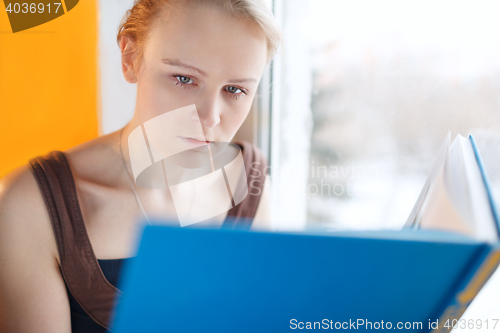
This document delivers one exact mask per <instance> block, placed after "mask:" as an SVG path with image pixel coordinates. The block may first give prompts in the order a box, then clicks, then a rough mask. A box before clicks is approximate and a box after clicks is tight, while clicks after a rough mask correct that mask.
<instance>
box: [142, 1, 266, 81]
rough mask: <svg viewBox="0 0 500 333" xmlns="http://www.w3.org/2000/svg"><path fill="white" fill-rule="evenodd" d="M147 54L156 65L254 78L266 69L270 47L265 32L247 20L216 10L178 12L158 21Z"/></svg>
mask: <svg viewBox="0 0 500 333" xmlns="http://www.w3.org/2000/svg"><path fill="white" fill-rule="evenodd" d="M147 53H149V57H150V58H151V60H153V61H158V60H163V59H167V60H171V61H175V62H177V63H178V62H182V64H186V65H190V66H193V67H196V68H198V69H200V70H201V71H203V72H205V73H206V74H207V75H210V74H211V72H214V71H215V72H217V71H221V72H223V71H224V72H227V71H230V72H234V74H236V73H242V72H243V73H246V74H247V75H251V74H253V75H255V73H259V72H261V71H262V69H263V67H264V66H265V63H266V59H267V43H266V37H265V35H264V33H263V31H262V30H261V29H260V28H259V26H258V25H257V24H256V23H255V22H253V21H250V20H248V19H238V18H235V17H232V16H230V15H229V14H227V13H224V12H222V11H219V10H215V9H204V8H201V7H200V8H191V7H189V8H185V9H182V8H181V9H177V8H175V9H174V10H172V11H171V12H170V13H169V14H166V15H162V16H161V17H160V18H159V19H158V21H157V24H155V26H154V28H153V29H152V31H151V35H150V39H149V41H148V43H147V45H146V49H145V56H147ZM167 62H168V61H167ZM214 74H215V73H214ZM228 74H231V73H228Z"/></svg>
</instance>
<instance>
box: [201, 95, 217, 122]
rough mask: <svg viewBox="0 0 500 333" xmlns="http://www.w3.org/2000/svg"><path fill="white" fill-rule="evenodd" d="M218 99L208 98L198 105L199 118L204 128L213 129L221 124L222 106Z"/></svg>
mask: <svg viewBox="0 0 500 333" xmlns="http://www.w3.org/2000/svg"><path fill="white" fill-rule="evenodd" d="M218 104H219V103H218V99H217V97H212V98H206V99H204V100H203V101H201V102H200V103H196V110H197V111H198V118H199V120H200V123H201V126H202V127H204V128H213V127H215V126H217V125H218V124H219V123H220V106H219V105H218Z"/></svg>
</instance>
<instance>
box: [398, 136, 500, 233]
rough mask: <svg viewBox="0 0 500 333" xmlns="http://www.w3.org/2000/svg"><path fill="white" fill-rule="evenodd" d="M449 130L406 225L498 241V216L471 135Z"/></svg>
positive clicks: (486, 177)
mask: <svg viewBox="0 0 500 333" xmlns="http://www.w3.org/2000/svg"><path fill="white" fill-rule="evenodd" d="M450 137H451V132H450V131H449V132H448V134H447V136H446V138H445V140H444V142H443V144H442V145H441V149H440V150H439V154H438V157H437V159H436V162H435V163H434V166H433V168H432V170H431V173H430V175H429V176H428V178H427V181H426V183H425V185H424V188H423V189H422V192H421V193H420V196H419V198H418V200H417V202H416V204H415V206H414V208H413V210H412V212H411V214H410V216H409V217H408V220H407V222H406V224H405V226H406V227H411V228H419V229H438V230H446V231H452V232H458V233H462V234H465V235H468V236H470V237H473V238H475V239H477V240H482V241H487V242H489V243H494V242H497V241H498V240H499V239H500V237H499V218H498V213H497V210H496V206H495V204H494V201H493V196H492V193H491V189H490V185H489V181H488V176H487V174H486V170H485V169H484V166H483V162H482V159H481V155H480V154H479V151H478V149H477V145H476V142H475V140H474V137H473V136H472V135H471V136H469V138H464V137H463V136H461V135H460V134H458V135H457V136H456V137H455V140H453V143H451V144H450V141H451V140H450Z"/></svg>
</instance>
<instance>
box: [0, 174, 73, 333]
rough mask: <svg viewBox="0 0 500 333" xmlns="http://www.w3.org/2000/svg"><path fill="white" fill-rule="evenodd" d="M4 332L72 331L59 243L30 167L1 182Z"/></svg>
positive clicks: (0, 305) (0, 307)
mask: <svg viewBox="0 0 500 333" xmlns="http://www.w3.org/2000/svg"><path fill="white" fill-rule="evenodd" d="M0 312H1V314H0V331H1V332H6V333H11V332H12V333H14V332H15V333H18V332H19V333H21V332H51V333H69V332H71V319H70V309H69V302H68V296H67V293H66V287H65V285H64V280H63V279H62V276H61V273H60V271H59V265H58V254H57V245H56V241H55V237H54V232H53V230H52V225H51V223H50V218H49V215H48V212H47V209H46V207H45V203H44V200H43V197H42V195H41V192H40V190H39V188H38V184H37V183H36V180H35V178H34V176H33V175H32V173H31V171H30V170H29V169H28V167H27V166H24V167H21V168H18V169H16V170H15V171H14V172H12V173H10V174H8V175H7V176H5V177H4V178H2V179H0Z"/></svg>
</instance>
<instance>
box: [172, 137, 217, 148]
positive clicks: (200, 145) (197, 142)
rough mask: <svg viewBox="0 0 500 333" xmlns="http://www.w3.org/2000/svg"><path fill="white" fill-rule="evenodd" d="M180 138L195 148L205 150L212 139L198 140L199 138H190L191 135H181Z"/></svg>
mask: <svg viewBox="0 0 500 333" xmlns="http://www.w3.org/2000/svg"><path fill="white" fill-rule="evenodd" d="M179 138H180V139H181V140H182V141H183V142H185V143H186V144H188V146H189V147H191V148H193V149H196V148H198V149H196V150H200V149H201V150H205V149H206V148H205V146H207V144H208V143H210V141H206V140H203V141H202V140H198V139H194V138H190V137H184V136H179Z"/></svg>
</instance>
